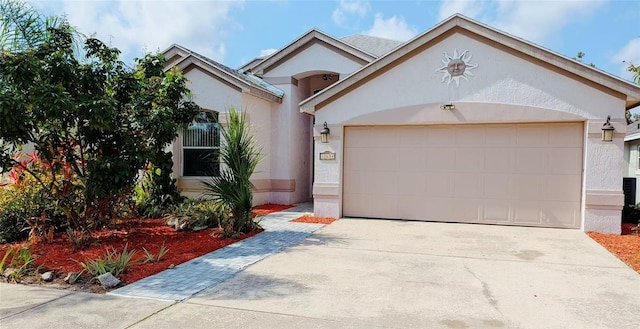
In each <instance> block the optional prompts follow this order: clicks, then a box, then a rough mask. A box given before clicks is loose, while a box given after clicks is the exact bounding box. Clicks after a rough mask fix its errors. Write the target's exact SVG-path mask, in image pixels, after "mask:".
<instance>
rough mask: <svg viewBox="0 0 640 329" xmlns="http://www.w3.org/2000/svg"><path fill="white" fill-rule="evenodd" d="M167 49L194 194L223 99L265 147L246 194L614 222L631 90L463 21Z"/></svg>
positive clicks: (183, 171)
mask: <svg viewBox="0 0 640 329" xmlns="http://www.w3.org/2000/svg"><path fill="white" fill-rule="evenodd" d="M164 55H165V56H166V58H167V59H168V62H167V69H168V68H170V67H173V66H177V67H178V68H180V69H182V70H183V71H184V72H185V74H186V76H187V78H188V79H189V80H190V81H191V84H190V88H191V90H192V91H193V95H194V101H195V102H196V103H198V104H199V105H200V106H201V107H202V109H203V111H204V112H203V114H202V116H201V117H200V118H199V119H198V120H197V122H196V123H194V124H193V125H192V126H191V127H189V129H187V130H185V131H183V132H182V133H181V134H180V136H179V137H178V139H177V140H176V142H175V143H174V145H173V151H174V154H175V168H174V169H175V175H176V178H177V179H178V184H179V187H180V188H181V189H182V190H183V192H184V193H185V194H191V195H199V194H200V193H201V185H200V182H201V181H202V180H203V179H206V178H205V177H203V176H205V174H204V172H205V170H204V168H202V165H201V164H200V161H199V160H198V159H199V157H201V156H202V155H203V154H205V153H207V152H213V153H215V152H216V150H217V149H218V148H219V147H220V142H219V138H218V137H216V136H217V134H218V130H217V124H222V125H224V123H225V119H224V118H225V116H224V114H223V113H224V112H225V111H227V110H228V108H229V107H230V106H234V107H236V108H238V109H241V110H243V111H245V112H246V113H247V114H248V116H249V119H250V121H251V123H252V125H253V127H254V131H255V134H256V136H257V139H258V141H259V143H260V146H261V147H262V148H263V152H264V154H265V155H266V157H265V159H264V160H263V161H262V162H261V163H260V166H259V167H258V172H257V173H256V174H255V175H254V176H253V183H254V185H255V202H256V204H262V203H267V202H270V203H296V202H302V201H307V200H313V202H314V211H315V214H316V215H317V216H330V217H350V216H351V217H371V218H388V219H411V220H430V221H445V222H465V223H486V224H503V225H522V226H540V227H559V228H573V229H582V230H585V231H600V232H607V233H620V220H621V209H622V205H623V203H624V196H623V192H622V177H623V169H624V156H623V147H624V146H623V141H624V136H625V130H626V122H625V110H626V109H629V108H631V107H634V106H637V105H638V104H640V88H639V87H638V86H636V85H633V84H632V83H629V82H627V81H625V80H622V79H620V78H618V77H615V76H612V75H610V74H608V73H606V72H603V71H600V70H598V69H595V68H592V67H590V66H588V65H584V64H582V63H580V62H578V61H575V60H572V59H570V58H567V57H565V56H562V55H559V54H556V53H554V52H551V51H549V50H547V49H544V48H541V47H539V46H537V45H535V44H532V43H530V42H527V41H525V40H522V39H519V38H517V37H514V36H511V35H508V34H506V33H504V32H501V31H499V30H496V29H494V28H492V27H489V26H486V25H483V24H480V23H478V22H475V21H473V20H471V19H469V18H466V17H464V16H461V15H454V16H452V17H450V18H448V19H447V20H445V21H443V22H441V23H439V24H438V25H436V26H435V27H433V28H432V29H430V30H428V31H426V32H424V33H422V34H420V35H418V36H417V37H415V38H413V39H411V40H409V41H407V42H404V43H401V42H397V41H393V40H386V39H380V38H375V37H370V36H364V35H353V36H349V37H345V38H341V39H339V38H334V37H332V36H330V35H327V34H325V33H323V32H321V31H318V30H311V31H309V32H307V33H305V34H304V35H302V36H301V37H299V38H298V39H296V40H294V41H292V42H291V43H290V44H288V45H286V46H285V47H283V48H282V49H280V50H278V51H276V52H275V53H273V54H272V55H270V56H267V57H265V58H257V59H255V60H253V61H251V62H250V63H248V64H246V65H245V66H243V67H241V68H239V69H237V70H234V69H231V68H228V67H226V66H224V65H222V64H220V63H216V62H215V61H213V60H211V59H208V58H206V57H204V56H201V55H199V54H197V53H195V52H193V51H190V50H188V49H186V48H184V47H181V46H178V45H173V46H171V47H170V48H169V49H167V50H166V51H165V52H164ZM608 117H610V120H609V121H608V120H607V118H608ZM606 122H609V123H610V126H609V125H608V124H606ZM603 125H605V126H606V127H611V128H613V134H612V140H611V141H608V140H606V139H607V138H603V135H604V134H603V130H602V128H603Z"/></svg>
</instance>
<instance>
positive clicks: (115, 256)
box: [78, 244, 137, 276]
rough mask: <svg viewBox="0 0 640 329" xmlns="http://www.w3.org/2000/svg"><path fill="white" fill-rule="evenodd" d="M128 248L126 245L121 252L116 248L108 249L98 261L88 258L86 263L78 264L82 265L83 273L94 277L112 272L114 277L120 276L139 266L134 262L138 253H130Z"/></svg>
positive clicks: (133, 251) (132, 251)
mask: <svg viewBox="0 0 640 329" xmlns="http://www.w3.org/2000/svg"><path fill="white" fill-rule="evenodd" d="M128 247H129V245H128V244H126V245H125V246H124V249H123V250H122V251H121V252H117V251H116V250H115V249H114V248H111V249H107V250H106V252H105V254H104V256H101V257H98V258H96V259H91V258H87V259H86V260H85V261H84V262H78V264H80V266H81V267H82V270H83V271H86V272H87V273H89V274H91V275H93V276H99V275H102V274H105V273H107V272H110V273H111V274H113V276H118V275H120V274H121V273H124V272H126V271H127V268H128V267H130V266H132V265H137V263H135V262H133V261H132V259H133V256H134V255H135V253H136V251H135V250H131V251H129V250H127V249H128Z"/></svg>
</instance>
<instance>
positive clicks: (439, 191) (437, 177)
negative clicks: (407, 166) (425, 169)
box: [425, 173, 454, 198]
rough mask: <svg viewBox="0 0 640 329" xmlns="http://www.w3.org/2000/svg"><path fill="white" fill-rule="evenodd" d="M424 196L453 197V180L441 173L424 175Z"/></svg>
mask: <svg viewBox="0 0 640 329" xmlns="http://www.w3.org/2000/svg"><path fill="white" fill-rule="evenodd" d="M425 179H426V181H425V196H431V197H438V196H440V197H447V198H451V197H453V196H454V193H453V184H454V182H453V180H451V179H450V178H449V176H447V175H443V174H442V173H425Z"/></svg>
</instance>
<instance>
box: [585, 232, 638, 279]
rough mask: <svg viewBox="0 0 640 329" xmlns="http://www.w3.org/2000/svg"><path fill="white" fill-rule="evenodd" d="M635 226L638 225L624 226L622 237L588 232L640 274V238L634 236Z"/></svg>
mask: <svg viewBox="0 0 640 329" xmlns="http://www.w3.org/2000/svg"><path fill="white" fill-rule="evenodd" d="M634 226H636V224H622V235H615V234H602V233H597V232H587V234H588V235H589V236H590V237H591V238H592V239H593V240H595V241H596V242H598V243H599V244H600V245H602V246H603V247H605V248H606V249H607V250H609V252H611V253H612V254H614V255H616V257H618V258H620V260H622V261H623V262H625V263H626V264H627V265H629V267H631V268H632V269H634V270H635V271H636V272H638V273H640V236H638V235H634V232H632V231H631V228H632V227H634ZM639 233H640V232H639Z"/></svg>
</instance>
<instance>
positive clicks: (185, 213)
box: [164, 200, 226, 227]
mask: <svg viewBox="0 0 640 329" xmlns="http://www.w3.org/2000/svg"><path fill="white" fill-rule="evenodd" d="M225 217H226V216H225V209H224V208H223V207H220V205H219V204H218V203H216V202H215V201H213V200H185V201H184V202H182V203H181V204H179V205H177V206H175V207H173V209H172V210H171V211H170V212H169V213H168V214H167V215H166V216H164V219H165V220H166V221H167V222H176V221H177V222H180V223H186V224H187V225H186V226H188V227H196V226H206V227H220V224H221V222H222V221H223V220H224V218H225Z"/></svg>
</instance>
